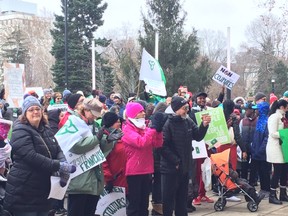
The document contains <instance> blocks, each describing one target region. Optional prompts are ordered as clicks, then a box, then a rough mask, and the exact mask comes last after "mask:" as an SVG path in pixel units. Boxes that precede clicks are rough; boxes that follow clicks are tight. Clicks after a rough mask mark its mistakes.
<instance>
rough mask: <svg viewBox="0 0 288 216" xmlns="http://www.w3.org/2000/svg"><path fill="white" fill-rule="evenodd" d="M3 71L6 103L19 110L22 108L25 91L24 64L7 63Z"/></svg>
mask: <svg viewBox="0 0 288 216" xmlns="http://www.w3.org/2000/svg"><path fill="white" fill-rule="evenodd" d="M3 69H4V88H5V98H6V102H7V103H9V108H19V107H21V106H22V103H23V95H24V90H25V72H24V64H15V63H7V62H5V63H4V64H3Z"/></svg>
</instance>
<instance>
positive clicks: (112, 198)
mask: <svg viewBox="0 0 288 216" xmlns="http://www.w3.org/2000/svg"><path fill="white" fill-rule="evenodd" d="M95 214H98V215H101V216H124V215H126V197H125V188H123V187H113V192H111V193H107V192H106V191H105V190H104V192H103V195H101V197H100V200H99V201H98V203H97V208H96V212H95Z"/></svg>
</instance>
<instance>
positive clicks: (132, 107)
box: [126, 102, 144, 118]
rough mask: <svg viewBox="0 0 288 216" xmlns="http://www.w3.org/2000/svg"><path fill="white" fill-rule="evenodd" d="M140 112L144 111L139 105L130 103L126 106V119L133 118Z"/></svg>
mask: <svg viewBox="0 0 288 216" xmlns="http://www.w3.org/2000/svg"><path fill="white" fill-rule="evenodd" d="M141 111H144V108H143V106H142V105H141V104H139V103H134V102H130V103H128V104H127V105H126V116H127V117H128V118H135V117H136V116H137V114H138V113H140V112H141Z"/></svg>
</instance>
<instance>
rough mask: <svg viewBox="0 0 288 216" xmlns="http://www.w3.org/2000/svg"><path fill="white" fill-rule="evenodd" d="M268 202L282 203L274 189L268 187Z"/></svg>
mask: <svg viewBox="0 0 288 216" xmlns="http://www.w3.org/2000/svg"><path fill="white" fill-rule="evenodd" d="M269 203H272V204H276V205H282V202H281V201H280V200H278V198H277V195H276V189H270V194H269Z"/></svg>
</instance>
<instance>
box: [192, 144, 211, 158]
mask: <svg viewBox="0 0 288 216" xmlns="http://www.w3.org/2000/svg"><path fill="white" fill-rule="evenodd" d="M192 146H193V148H194V150H193V151H192V157H193V159H198V158H207V157H208V155H207V149H206V145H205V142H204V140H201V141H200V142H197V141H196V140H192Z"/></svg>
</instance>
